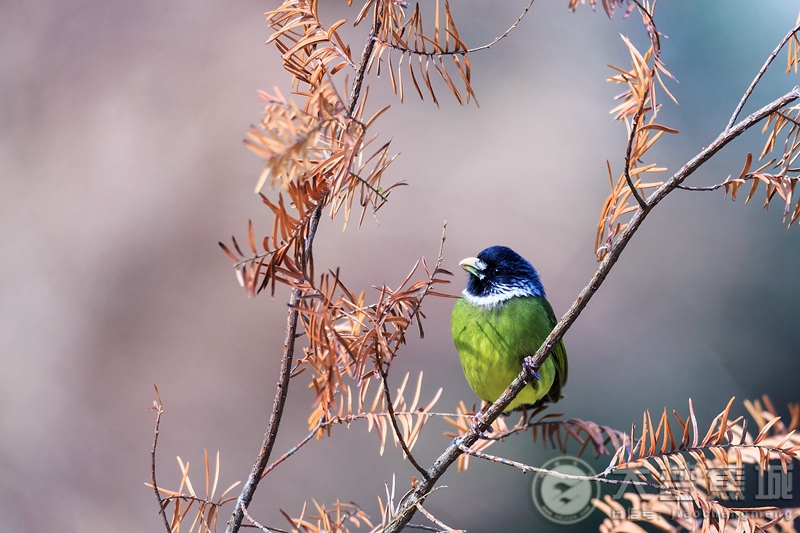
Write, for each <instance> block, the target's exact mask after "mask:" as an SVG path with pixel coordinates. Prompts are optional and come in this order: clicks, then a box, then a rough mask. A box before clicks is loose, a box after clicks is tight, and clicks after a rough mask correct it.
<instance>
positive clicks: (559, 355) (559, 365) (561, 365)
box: [541, 298, 569, 403]
mask: <svg viewBox="0 0 800 533" xmlns="http://www.w3.org/2000/svg"><path fill="white" fill-rule="evenodd" d="M541 304H542V307H544V309H545V311H546V312H547V316H548V318H549V319H550V324H551V325H550V329H551V331H552V328H554V327H556V324H558V320H556V314H555V313H554V312H553V307H552V306H551V305H550V302H548V301H547V298H541ZM542 342H544V341H542ZM550 358H551V359H552V360H553V363H555V367H556V379H555V380H553V386H552V387H550V391H549V392H548V393H547V398H548V399H549V400H550V402H552V403H555V402H557V401H558V400H560V399H561V389H562V388H564V385H566V384H567V374H568V373H569V363H568V362H567V349H566V348H565V347H564V341H558V344H556V345H555V347H554V348H553V351H552V352H551V353H550Z"/></svg>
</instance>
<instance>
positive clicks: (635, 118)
mask: <svg viewBox="0 0 800 533" xmlns="http://www.w3.org/2000/svg"><path fill="white" fill-rule="evenodd" d="M655 70H656V68H655V67H653V69H652V70H651V72H650V75H651V76H650V77H651V78H652V76H653V75H654V73H655ZM646 100H647V91H644V92H643V94H642V99H641V101H640V102H639V108H638V109H637V110H636V114H635V115H634V116H633V123H632V124H631V133H630V135H628V147H627V149H626V150H625V181H627V182H628V188H629V189H630V190H631V194H633V197H634V198H636V202H637V203H638V204H639V207H641V208H642V209H647V202H645V201H644V198H642V196H641V195H640V194H639V191H638V190H637V189H636V187H635V186H634V184H633V179H632V178H631V151H632V150H633V140H634V139H635V138H636V134H637V133H639V121H640V120H641V119H642V115H643V114H644V108H645V102H646ZM653 109H655V108H653Z"/></svg>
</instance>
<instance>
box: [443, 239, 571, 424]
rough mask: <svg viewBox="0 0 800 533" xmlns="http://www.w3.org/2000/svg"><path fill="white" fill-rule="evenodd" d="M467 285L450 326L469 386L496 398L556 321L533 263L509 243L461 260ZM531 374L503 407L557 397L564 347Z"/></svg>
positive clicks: (483, 395)
mask: <svg viewBox="0 0 800 533" xmlns="http://www.w3.org/2000/svg"><path fill="white" fill-rule="evenodd" d="M459 264H460V265H461V267H462V268H463V269H464V270H466V271H467V272H468V273H469V280H468V282H467V288H466V289H464V291H463V292H462V293H461V298H459V299H458V301H457V302H456V305H455V307H454V308H453V315H452V318H451V322H450V327H451V330H452V333H453V342H454V343H455V345H456V349H457V350H458V355H459V357H460V358H461V366H462V368H463V369H464V375H465V376H466V378H467V382H468V383H469V385H470V387H472V390H473V391H475V394H477V395H478V397H479V398H480V399H482V400H484V401H486V402H490V403H491V402H494V401H495V400H497V398H499V397H500V395H501V394H502V393H503V391H505V390H506V388H507V387H508V386H509V384H511V382H512V381H513V380H514V378H515V377H517V375H518V374H519V372H520V370H522V368H523V363H524V360H525V358H526V357H528V356H533V354H535V353H536V350H538V349H539V347H540V346H541V345H542V343H543V342H544V340H545V338H546V337H547V336H548V335H549V334H550V332H551V331H552V330H553V327H554V326H555V325H556V317H555V314H554V313H553V308H552V307H550V302H548V301H547V298H546V297H545V293H544V287H543V286H542V282H541V281H540V280H539V275H538V274H537V273H536V270H535V269H534V268H533V266H532V265H531V264H530V263H529V262H528V261H527V260H525V259H524V258H523V257H522V256H520V255H519V254H517V253H516V252H515V251H514V250H512V249H511V248H507V247H505V246H492V247H491V248H487V249H485V250H483V251H482V252H481V253H479V254H478V257H468V258H466V259H464V260H463V261H461V263H459ZM530 371H531V372H533V373H534V374H535V375H537V376H538V378H537V379H532V380H531V381H530V382H529V383H528V385H526V386H525V388H524V389H522V391H521V392H520V393H519V395H518V396H517V397H516V398H515V399H514V401H512V402H511V404H509V406H508V407H507V408H506V409H505V412H506V413H508V412H509V411H512V410H514V409H516V408H519V407H521V406H537V405H541V404H542V403H546V402H557V401H558V400H559V398H560V397H561V388H562V387H563V386H564V384H565V383H566V382H567V351H566V349H565V348H564V343H563V342H561V341H559V342H558V344H556V346H555V348H554V349H553V352H552V353H551V354H550V356H549V357H548V358H547V359H546V360H545V361H544V363H543V364H542V365H541V368H538V369H530Z"/></svg>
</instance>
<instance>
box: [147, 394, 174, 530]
mask: <svg viewBox="0 0 800 533" xmlns="http://www.w3.org/2000/svg"><path fill="white" fill-rule="evenodd" d="M153 388H154V389H155V390H156V400H155V401H154V402H153V407H151V408H150V409H152V410H154V411H155V412H156V427H155V429H154V430H153V448H152V450H151V451H150V478H151V479H152V481H153V490H154V491H155V493H156V499H157V500H158V512H159V514H161V518H163V519H164V526H165V527H166V528H167V533H172V527H170V525H169V519H168V518H167V511H166V507H167V503H169V502H166V501H164V499H163V498H162V497H161V491H160V490H158V483H156V447H157V446H158V426H159V424H160V423H161V415H162V414H164V406H163V405H162V403H161V396H160V395H159V394H158V387H157V386H156V384H155V383H153Z"/></svg>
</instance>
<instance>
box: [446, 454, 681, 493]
mask: <svg viewBox="0 0 800 533" xmlns="http://www.w3.org/2000/svg"><path fill="white" fill-rule="evenodd" d="M459 449H460V450H461V451H462V452H464V453H465V454H467V455H471V456H473V457H477V458H478V459H484V460H486V461H491V462H493V463H499V464H501V465H506V466H513V467H514V468H517V469H519V470H522V471H523V472H533V473H536V474H545V475H548V476H553V477H556V478H558V479H574V480H578V481H597V482H598V483H606V484H608V485H631V486H635V487H648V488H651V489H656V490H659V491H664V492H672V493H675V494H681V495H686V494H687V493H685V492H684V491H680V490H676V489H673V488H670V487H667V486H666V485H659V484H658V483H650V482H649V481H636V480H633V479H611V478H607V477H603V476H599V475H595V476H579V475H575V474H565V473H563V472H559V471H557V470H549V469H547V468H540V467H538V466H531V465H526V464H525V463H520V462H517V461H512V460H510V459H504V458H503V457H498V456H496V455H489V454H488V453H483V452H479V451H477V450H473V449H471V448H467V447H466V446H459Z"/></svg>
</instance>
